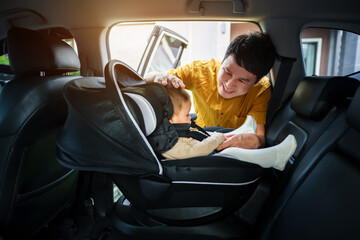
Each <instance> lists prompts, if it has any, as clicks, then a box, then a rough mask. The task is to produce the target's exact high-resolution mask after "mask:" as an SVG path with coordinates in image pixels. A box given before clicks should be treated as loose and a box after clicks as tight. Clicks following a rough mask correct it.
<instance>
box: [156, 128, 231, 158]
mask: <svg viewBox="0 0 360 240" xmlns="http://www.w3.org/2000/svg"><path fill="white" fill-rule="evenodd" d="M223 141H224V137H223V134H221V133H211V134H210V137H207V138H205V139H204V140H202V141H198V140H195V139H192V138H179V141H178V142H177V143H176V144H175V146H174V147H173V148H172V149H170V150H169V151H167V152H165V153H163V154H162V155H163V156H164V157H165V158H167V159H184V158H191V157H199V156H207V155H209V154H210V153H212V152H213V151H214V150H215V149H216V148H217V147H218V146H219V145H220V144H221V143H222V142H223Z"/></svg>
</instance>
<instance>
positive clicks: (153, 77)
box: [144, 72, 185, 88]
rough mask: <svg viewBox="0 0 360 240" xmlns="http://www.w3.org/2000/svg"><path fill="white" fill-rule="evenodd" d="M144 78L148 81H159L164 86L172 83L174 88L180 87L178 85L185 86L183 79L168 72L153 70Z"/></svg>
mask: <svg viewBox="0 0 360 240" xmlns="http://www.w3.org/2000/svg"><path fill="white" fill-rule="evenodd" d="M144 79H145V81H146V82H157V83H161V84H162V85H164V86H166V85H167V84H169V83H171V84H172V85H173V86H174V88H178V87H181V88H185V84H184V82H183V81H182V80H181V79H179V78H178V77H176V76H174V75H170V74H167V73H156V72H151V73H148V74H146V76H145V77H144Z"/></svg>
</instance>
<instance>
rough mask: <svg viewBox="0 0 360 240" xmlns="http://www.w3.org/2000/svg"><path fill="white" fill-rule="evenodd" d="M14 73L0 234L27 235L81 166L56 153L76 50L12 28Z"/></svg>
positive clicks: (1, 134) (2, 96)
mask: <svg viewBox="0 0 360 240" xmlns="http://www.w3.org/2000/svg"><path fill="white" fill-rule="evenodd" d="M7 42H8V52H9V59H10V65H11V67H12V69H13V71H14V73H15V75H16V78H15V79H13V80H12V81H10V82H8V83H7V84H6V85H5V86H4V87H3V89H2V91H1V92H0V234H1V235H2V236H4V237H5V238H6V239H7V238H9V239H26V238H29V237H31V236H32V235H33V234H34V233H36V232H37V231H38V230H39V229H40V228H41V227H42V226H43V225H44V224H46V223H47V222H49V220H51V219H52V218H53V217H54V216H55V215H56V214H57V213H59V211H61V210H62V209H64V208H65V207H66V206H67V205H68V204H69V203H70V202H71V201H72V199H73V196H74V191H75V188H76V182H77V175H78V173H77V171H75V170H72V169H68V168H64V167H62V166H61V165H60V164H59V163H58V162H57V161H56V158H55V149H56V145H55V137H56V134H57V132H58V130H59V129H60V127H61V126H62V125H63V123H64V121H65V118H66V114H67V105H66V103H65V101H64V99H63V96H62V89H63V86H64V85H65V83H67V82H68V81H69V80H72V79H74V78H76V77H77V76H65V75H63V73H66V72H73V71H78V70H79V68H80V62H79V59H78V57H77V55H76V53H75V51H74V50H73V49H72V48H71V47H70V46H69V45H67V44H66V43H64V42H63V41H61V40H60V39H57V38H55V37H51V36H48V35H46V34H42V33H40V32H37V31H33V30H28V29H22V28H12V29H10V30H9V32H8V36H7Z"/></svg>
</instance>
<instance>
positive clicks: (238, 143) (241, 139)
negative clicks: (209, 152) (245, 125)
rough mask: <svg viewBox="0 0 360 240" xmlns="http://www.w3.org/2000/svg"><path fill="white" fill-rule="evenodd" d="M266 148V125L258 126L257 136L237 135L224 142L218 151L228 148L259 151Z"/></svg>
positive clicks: (249, 134)
mask: <svg viewBox="0 0 360 240" xmlns="http://www.w3.org/2000/svg"><path fill="white" fill-rule="evenodd" d="M264 146H265V125H257V129H256V134H254V133H244V134H237V135H234V136H232V137H230V138H229V139H227V140H226V141H225V142H223V143H222V144H221V145H220V146H219V147H218V148H217V149H216V150H218V151H220V150H223V149H225V148H228V147H240V148H245V149H257V148H260V147H264Z"/></svg>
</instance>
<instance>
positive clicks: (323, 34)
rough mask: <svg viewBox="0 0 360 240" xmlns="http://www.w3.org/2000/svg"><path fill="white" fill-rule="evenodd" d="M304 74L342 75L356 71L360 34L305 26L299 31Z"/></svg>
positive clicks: (359, 58)
mask: <svg viewBox="0 0 360 240" xmlns="http://www.w3.org/2000/svg"><path fill="white" fill-rule="evenodd" d="M301 45H302V54H303V60H304V66H305V74H306V75H307V76H312V75H318V76H345V75H348V74H352V73H354V72H357V71H360V36H359V35H358V34H355V33H352V32H348V31H343V30H337V29H328V28H306V29H304V30H303V31H302V33H301Z"/></svg>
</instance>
